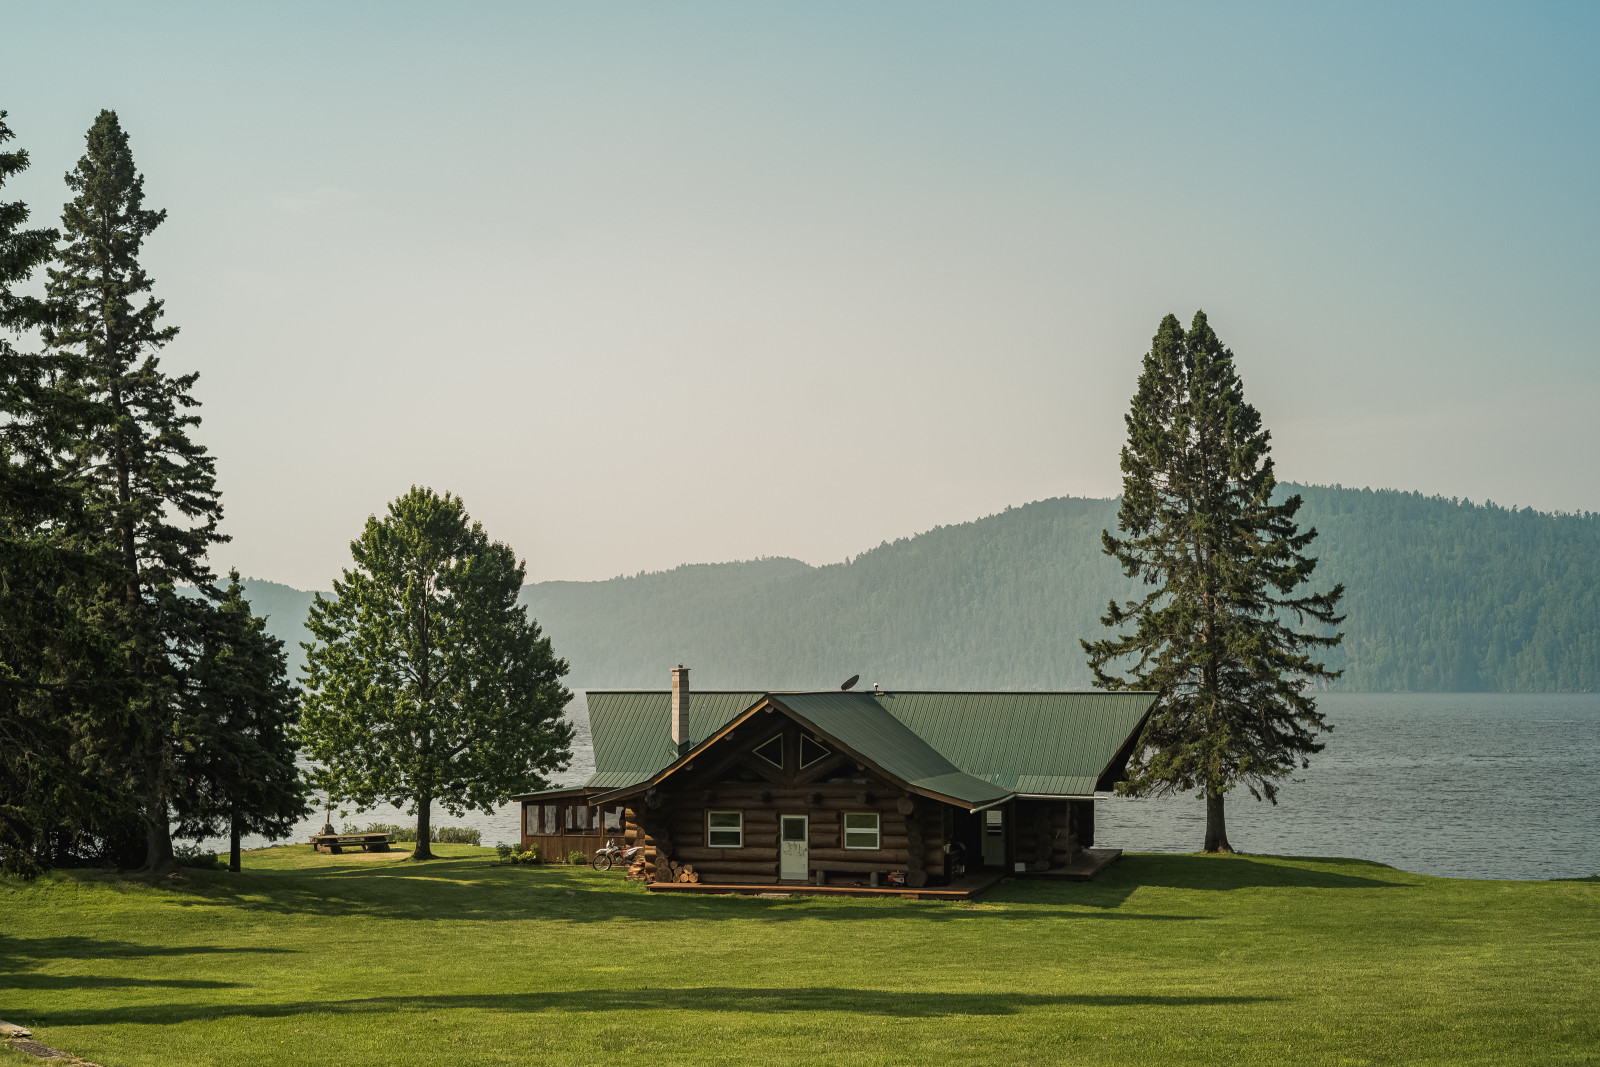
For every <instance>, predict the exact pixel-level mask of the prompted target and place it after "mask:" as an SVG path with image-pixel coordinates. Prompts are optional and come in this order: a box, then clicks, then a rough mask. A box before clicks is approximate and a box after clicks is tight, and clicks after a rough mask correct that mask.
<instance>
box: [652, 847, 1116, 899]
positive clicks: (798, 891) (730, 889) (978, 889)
mask: <svg viewBox="0 0 1600 1067" xmlns="http://www.w3.org/2000/svg"><path fill="white" fill-rule="evenodd" d="M1119 855H1120V853H1119ZM1010 877H1011V875H1009V874H1007V873H1005V872H1004V871H985V872H984V873H982V874H969V875H967V876H966V877H964V878H958V879H956V880H955V881H953V882H951V883H950V884H949V885H925V886H922V887H921V888H918V889H913V888H911V887H910V886H903V885H890V886H885V885H880V886H867V885H808V884H806V883H803V882H798V883H793V884H791V883H786V882H779V883H776V884H773V883H767V884H766V885H752V884H748V883H740V884H739V885H717V884H715V883H712V882H652V883H650V885H649V886H647V888H648V889H649V890H650V892H652V893H739V894H743V895H745V896H806V897H906V898H909V899H911V900H971V899H972V898H973V897H976V896H978V895H979V894H980V893H986V892H988V891H989V890H991V889H993V888H994V887H995V886H997V885H999V884H1000V883H1001V882H1003V881H1005V880H1006V879H1007V878H1010Z"/></svg>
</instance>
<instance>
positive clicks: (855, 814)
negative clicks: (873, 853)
mask: <svg viewBox="0 0 1600 1067" xmlns="http://www.w3.org/2000/svg"><path fill="white" fill-rule="evenodd" d="M878 840H879V837H878V813H877V812H875V811H847V812H845V813H844V847H845V848H877V847H878Z"/></svg>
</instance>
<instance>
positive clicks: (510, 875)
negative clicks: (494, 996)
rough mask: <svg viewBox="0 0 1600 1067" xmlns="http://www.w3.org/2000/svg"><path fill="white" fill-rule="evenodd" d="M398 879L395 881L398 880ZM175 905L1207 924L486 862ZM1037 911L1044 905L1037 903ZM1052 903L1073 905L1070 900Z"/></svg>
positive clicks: (241, 883)
mask: <svg viewBox="0 0 1600 1067" xmlns="http://www.w3.org/2000/svg"><path fill="white" fill-rule="evenodd" d="M396 874H398V876H395V875H396ZM173 903H175V904H178V905H180V906H190V907H216V906H219V905H220V906H224V907H230V908H238V909H239V910H241V911H246V912H250V911H256V912H263V913H267V914H273V915H296V916H303V915H314V916H326V917H329V918H341V917H352V918H353V917H365V918H372V919H397V920H411V921H433V920H440V919H446V920H471V921H475V922H484V921H489V922H495V921H500V922H521V921H526V920H530V919H541V920H547V921H559V922H569V923H605V922H615V921H619V920H627V921H632V922H675V921H678V920H682V919H690V920H697V921H718V920H741V921H745V922H763V923H767V922H799V921H810V922H860V921H875V920H882V919H894V920H913V921H922V922H934V923H941V922H943V923H951V922H955V923H959V922H1003V921H1008V920H1013V921H1014V920H1053V921H1062V922H1070V921H1094V920H1101V919H1126V920H1136V919H1150V920H1152V921H1156V922H1174V921H1194V920H1198V919H1200V918H1202V917H1201V916H1190V915H1170V914H1161V915H1135V914H1132V913H1119V914H1117V915H1107V914H1105V913H1104V912H1102V911H1074V910H1067V909H1062V908H1052V909H1044V908H1027V907H1020V906H1017V905H1015V904H1010V905H1005V904H1002V905H1000V906H998V907H992V906H989V905H987V904H981V903H980V905H979V906H978V907H970V906H963V904H962V902H959V901H956V902H949V901H908V900H900V899H896V898H879V899H874V900H859V899H840V898H837V897H827V898H823V897H805V896H796V897H791V898H787V899H764V898H760V897H754V896H711V895H698V894H697V895H693V896H690V895H683V894H672V895H670V896H669V895H666V894H653V893H648V892H646V891H645V890H644V888H643V887H642V886H637V885H635V884H633V883H625V882H623V881H622V880H621V879H620V877H619V876H615V875H602V874H597V873H595V872H593V871H589V870H587V869H586V868H567V867H555V866H552V867H533V868H529V867H496V866H490V865H488V864H485V863H484V862H483V861H481V860H473V861H465V860H464V861H456V862H455V863H454V864H451V863H448V862H441V863H439V864H438V865H436V866H433V867H431V868H430V869H429V870H428V871H427V872H426V873H421V874H407V873H405V872H395V873H393V874H392V873H391V871H390V870H385V871H382V872H379V871H374V870H370V869H368V870H365V871H350V870H349V869H340V868H334V869H323V870H318V869H315V868H313V869H309V870H306V869H302V870H298V871H293V872H276V871H274V872H261V873H257V874H253V875H246V876H245V877H243V878H238V877H237V876H228V875H215V876H211V877H209V878H208V879H206V880H205V882H204V883H203V884H202V883H201V882H199V881H198V880H197V881H196V882H195V883H192V884H190V885H188V886H186V887H184V889H183V890H181V895H180V896H179V897H178V899H176V900H174V901H173ZM1032 903H1038V902H1037V901H1034V902H1032ZM1043 903H1048V904H1058V903H1059V904H1076V903H1080V902H1079V901H1075V900H1070V899H1060V900H1054V899H1052V900H1047V901H1044V902H1043Z"/></svg>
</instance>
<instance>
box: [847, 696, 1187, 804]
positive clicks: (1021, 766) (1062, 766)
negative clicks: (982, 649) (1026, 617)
mask: <svg viewBox="0 0 1600 1067" xmlns="http://www.w3.org/2000/svg"><path fill="white" fill-rule="evenodd" d="M873 698H874V699H876V700H877V701H878V703H879V704H881V705H882V706H883V707H884V708H886V709H887V710H888V711H889V713H890V714H891V715H893V716H894V717H895V718H896V719H898V720H899V721H900V722H902V723H904V724H905V725H906V726H907V727H908V728H910V730H911V731H912V732H913V733H915V734H916V735H917V736H918V737H921V738H922V739H923V740H925V741H927V743H928V744H930V745H932V746H933V747H934V748H935V749H938V751H939V753H940V754H941V755H943V756H944V757H945V758H946V759H948V760H949V761H950V762H951V763H953V764H955V765H956V766H957V767H960V768H961V769H962V770H963V771H966V772H967V773H968V774H971V775H975V776H977V777H979V778H982V779H984V780H985V781H989V782H993V783H994V784H995V785H998V786H1002V787H1004V788H1006V789H1010V790H1013V791H1015V792H1018V793H1043V794H1049V795H1054V796H1061V795H1068V796H1072V795H1077V796H1086V795H1088V794H1090V793H1093V792H1094V791H1095V789H1096V787H1097V785H1098V782H1099V779H1100V775H1101V773H1102V772H1103V771H1105V769H1106V766H1107V765H1108V764H1109V763H1111V761H1112V760H1113V759H1115V758H1116V755H1117V753H1118V752H1119V751H1120V750H1121V749H1122V747H1123V746H1124V745H1125V744H1127V742H1128V740H1129V738H1130V737H1132V735H1133V732H1134V731H1135V730H1136V729H1138V727H1139V723H1140V722H1141V721H1142V720H1143V719H1144V716H1145V713H1146V712H1148V711H1149V710H1150V705H1151V704H1153V703H1155V699H1156V695H1155V694H1154V693H959V692H910V693H879V694H874V695H873Z"/></svg>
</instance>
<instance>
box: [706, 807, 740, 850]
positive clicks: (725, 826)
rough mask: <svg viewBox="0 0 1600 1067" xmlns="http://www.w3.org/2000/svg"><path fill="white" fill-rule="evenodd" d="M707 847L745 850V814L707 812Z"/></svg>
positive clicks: (737, 812)
mask: <svg viewBox="0 0 1600 1067" xmlns="http://www.w3.org/2000/svg"><path fill="white" fill-rule="evenodd" d="M706 846H707V847H708V848H743V847H744V812H742V811H708V812H706Z"/></svg>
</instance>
